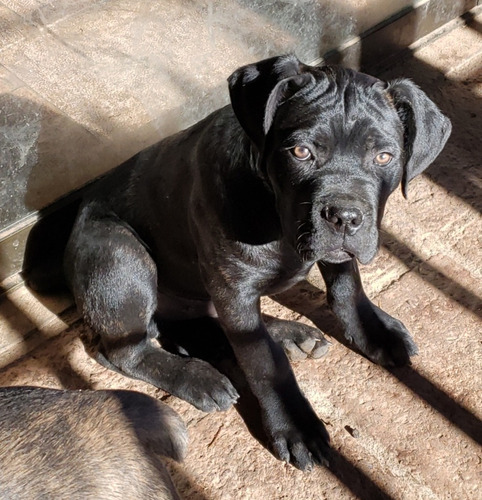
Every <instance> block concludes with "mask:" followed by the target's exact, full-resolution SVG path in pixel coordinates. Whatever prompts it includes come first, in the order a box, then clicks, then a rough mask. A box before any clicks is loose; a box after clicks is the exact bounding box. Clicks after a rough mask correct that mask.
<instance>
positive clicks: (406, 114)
mask: <svg viewBox="0 0 482 500" xmlns="http://www.w3.org/2000/svg"><path fill="white" fill-rule="evenodd" d="M387 90H388V92H389V94H390V96H391V98H392V100H393V103H394V105H395V108H396V110H397V113H398V116H399V117H400V120H401V121H402V124H403V128H404V149H405V168H404V172H403V178H402V192H403V195H404V196H405V198H406V197H407V186H408V183H409V182H410V181H411V180H412V179H413V178H414V177H415V176H417V175H418V174H421V173H422V172H423V171H424V170H425V169H426V168H427V167H428V166H429V165H430V164H431V163H432V162H433V161H434V160H435V158H437V156H438V155H439V153H440V152H441V151H442V149H443V147H444V146H445V143H446V142H447V139H448V138H449V136H450V132H451V131H452V124H451V123H450V120H449V119H448V118H447V117H446V116H444V115H443V114H442V113H441V112H440V110H439V109H438V107H437V106H436V105H435V103H434V102H432V101H431V100H430V99H429V98H428V97H427V96H426V95H425V93H424V92H422V91H421V90H420V89H419V88H418V87H417V86H416V85H415V84H414V83H413V82H411V81H410V80H406V79H403V80H396V81H394V82H391V83H389V85H388V87H387Z"/></svg>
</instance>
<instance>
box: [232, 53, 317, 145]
mask: <svg viewBox="0 0 482 500" xmlns="http://www.w3.org/2000/svg"><path fill="white" fill-rule="evenodd" d="M306 69H308V66H305V65H304V64H302V63H301V62H300V61H299V60H298V59H297V58H296V57H295V56H294V55H286V56H280V57H273V58H271V59H265V60H264V61H260V62H257V63H255V64H249V65H247V66H243V67H241V68H239V69H237V70H236V71H235V72H234V73H233V74H232V75H231V76H230V77H229V78H228V82H229V94H230V97H231V104H232V106H233V110H234V114H235V115H236V117H237V119H238V120H239V123H240V124H241V126H242V127H243V129H244V131H245V132H246V133H247V134H248V137H249V138H250V139H251V140H252V141H253V142H254V144H255V145H256V146H257V147H258V149H259V150H260V151H261V150H262V149H263V145H264V140H265V137H266V135H267V134H268V131H269V129H270V127H271V125H272V123H273V119H274V115H275V113H276V110H277V109H278V107H279V106H280V105H281V104H282V103H283V102H284V101H286V100H287V99H289V98H290V97H292V96H293V95H294V94H295V93H296V92H297V91H298V90H300V89H301V88H303V87H305V86H306V85H307V84H308V83H310V82H312V81H314V77H313V75H311V73H305V72H304V71H305V70H306Z"/></svg>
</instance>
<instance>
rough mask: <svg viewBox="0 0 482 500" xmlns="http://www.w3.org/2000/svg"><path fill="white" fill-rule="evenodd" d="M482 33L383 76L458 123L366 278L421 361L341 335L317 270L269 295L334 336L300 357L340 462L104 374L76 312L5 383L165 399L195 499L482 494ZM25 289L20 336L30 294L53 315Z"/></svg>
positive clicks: (402, 205)
mask: <svg viewBox="0 0 482 500" xmlns="http://www.w3.org/2000/svg"><path fill="white" fill-rule="evenodd" d="M481 31H482V16H478V17H476V18H475V19H473V20H472V21H471V22H470V23H469V24H468V25H466V26H460V27H458V28H456V29H455V30H453V31H451V32H449V33H447V34H445V35H444V36H442V37H440V38H438V39H435V40H432V41H430V43H427V44H424V45H421V46H420V47H419V48H417V49H416V50H415V51H414V53H413V54H412V55H411V56H410V57H407V58H405V59H403V60H399V61H395V62H394V63H393V64H392V66H391V67H390V68H388V69H386V70H384V71H383V72H380V73H379V76H381V77H383V78H386V79H390V78H395V77H401V76H408V77H410V78H412V79H413V80H414V81H415V82H416V83H417V84H418V85H420V86H421V87H422V88H423V89H424V90H425V91H426V92H427V94H429V95H430V97H431V98H433V99H434V100H435V101H436V102H437V103H438V104H439V106H440V107H441V108H442V110H443V111H444V112H445V113H446V114H447V115H448V116H449V117H450V118H451V120H452V122H453V134H452V137H451V139H450V140H449V143H448V145H447V146H446V148H445V150H444V151H443V153H442V155H441V156H440V158H439V159H438V160H437V161H436V162H435V164H434V165H433V166H432V167H431V168H430V169H429V171H428V172H427V173H426V175H423V176H421V177H419V178H417V179H416V180H414V181H413V182H412V183H411V185H410V188H409V194H408V200H404V199H403V197H402V195H401V193H398V192H397V193H396V194H394V195H393V196H392V198H391V199H390V202H389V204H388V207H387V212H386V219H385V222H384V226H383V229H384V230H383V244H382V247H381V250H380V254H379V256H378V257H377V259H376V260H375V262H374V263H373V264H371V265H369V266H365V267H364V268H363V269H362V275H363V278H364V283H365V287H366V289H367V291H368V293H369V296H370V297H371V298H372V299H373V300H374V301H375V303H376V304H378V305H380V306H381V307H382V308H384V309H385V310H386V311H387V312H389V313H390V314H392V315H394V316H395V317H398V318H399V319H400V320H402V321H403V322H404V323H405V325H406V326H407V327H408V328H409V330H410V331H411V332H412V334H413V336H414V338H415V341H416V343H417V344H418V347H419V355H418V356H417V357H415V358H414V359H413V364H412V366H411V367H408V368H403V369H397V370H393V371H387V370H386V369H384V368H381V367H379V366H376V365H374V364H372V363H371V362H369V361H368V360H366V359H364V358H363V357H361V356H359V355H357V354H356V353H354V352H352V351H351V350H349V349H348V348H347V347H345V346H343V345H342V344H340V343H338V342H337V341H336V340H334V339H331V338H330V337H336V328H335V326H334V324H333V320H332V318H331V316H330V313H328V312H327V311H326V304H325V295H324V292H323V286H322V283H321V279H320V277H319V275H318V274H317V273H315V272H313V273H312V275H311V276H310V279H309V281H306V282H303V283H301V284H300V285H299V286H297V287H296V288H295V289H294V290H291V291H290V292H288V293H285V294H283V295H281V296H277V297H272V298H266V299H265V300H264V302H263V310H264V311H265V312H267V313H269V314H272V315H276V316H279V317H283V318H289V319H297V320H299V321H304V322H309V321H311V322H313V323H315V324H316V325H318V326H320V328H321V329H322V330H323V331H324V332H326V334H327V335H328V336H330V337H329V338H330V340H332V342H333V345H332V346H331V348H330V350H329V352H328V354H327V355H326V356H325V357H324V358H322V359H320V360H305V361H300V362H297V363H294V370H295V373H296V375H297V378H298V381H299V384H300V386H301V387H302V389H303V391H304V392H305V394H306V395H307V397H308V398H309V399H310V401H311V402H312V404H313V406H314V408H315V410H316V411H317V413H318V415H319V416H320V417H321V418H322V419H323V421H324V422H325V423H326V425H327V428H328V430H329V432H330V435H331V439H332V446H333V449H334V458H333V460H332V462H331V464H330V468H321V467H320V468H316V469H315V470H313V471H312V472H311V473H303V472H300V471H298V470H296V469H294V468H293V467H290V466H288V465H285V464H283V463H281V462H279V461H277V460H276V459H274V458H273V457H272V455H271V454H270V453H269V452H268V451H267V450H266V449H265V448H264V447H263V446H262V445H261V444H260V443H259V442H258V441H257V440H256V439H255V438H254V437H253V436H252V435H251V434H250V432H249V431H248V429H247V427H246V425H245V423H244V421H243V419H242V418H241V417H240V415H239V413H238V412H237V411H236V409H234V408H233V409H230V410H229V411H226V412H222V413H215V414H203V413H201V412H200V411H198V410H196V409H194V408H193V407H191V406H189V405H188V404H187V403H184V402H183V401H180V400H177V399H176V398H173V397H170V396H166V395H165V394H164V393H163V392H162V391H160V390H157V389H155V388H153V387H152V386H148V385H146V384H143V383H140V382H137V381H134V380H130V379H128V378H125V377H122V376H120V375H118V374H115V373H113V372H111V371H108V370H106V369H104V368H103V367H101V366H100V365H99V364H97V363H96V362H95V361H94V360H93V359H92V358H91V357H90V356H89V354H88V353H87V352H86V349H85V346H84V343H83V342H82V340H81V339H84V340H85V341H86V342H87V344H88V342H89V341H88V339H89V338H90V332H89V331H88V328H87V326H86V325H85V324H84V323H82V322H81V321H80V320H77V319H76V316H75V313H73V311H72V310H68V311H67V313H63V315H61V316H60V318H57V316H56V315H55V314H54V315H53V317H51V318H50V320H49V321H50V323H48V322H47V323H48V324H49V325H50V326H52V322H53V323H55V321H58V322H60V326H59V328H58V330H63V331H62V333H60V334H59V335H55V336H53V337H52V338H46V339H44V341H43V342H42V343H40V345H39V346H37V347H36V348H35V349H33V350H32V351H31V352H30V353H29V354H28V355H26V356H24V357H22V358H21V359H19V360H17V361H15V362H13V363H11V364H9V365H8V366H6V367H4V368H3V369H2V370H1V371H0V384H1V385H24V384H35V385H42V386H48V387H65V388H71V389H82V388H92V389H100V388H128V389H136V390H140V391H143V392H145V393H147V394H150V395H153V396H155V397H163V398H165V401H166V402H167V403H168V404H169V405H171V406H172V407H173V408H175V409H176V410H178V411H179V413H180V414H181V415H182V417H183V418H184V420H185V421H186V423H187V425H188V429H189V433H190V447H189V452H188V456H187V458H186V460H185V462H184V463H183V464H182V465H177V464H171V465H170V467H171V470H172V471H173V475H174V481H175V483H176V485H177V487H178V489H179V491H180V492H181V494H182V495H183V496H184V497H185V498H186V499H191V500H230V499H232V500H243V499H246V500H262V499H272V500H282V499H290V500H298V499H299V500H303V499H306V500H311V499H313V500H315V499H316V500H319V499H329V500H341V499H352V498H363V499H367V500H372V499H377V498H392V499H397V500H398V499H407V500H412V499H453V500H460V499H473V500H476V499H480V498H482V488H481V484H482V464H481V462H482V451H481V448H480V444H481V442H482V427H481V420H480V419H481V418H482V404H481V403H482V338H481V322H480V318H481V315H482V308H481V299H480V296H481V292H482V289H481V277H482V276H481V274H482V273H481V270H482V259H481V257H482V252H481V248H482V240H481V235H482V221H481V216H480V213H481V209H482V196H481V189H482V180H481V176H480V172H481V170H480V162H481V158H482V141H481V131H482V100H481V98H482V36H481V35H480V32H481ZM15 293H16V295H15V296H13V295H12V296H11V299H10V303H9V304H7V306H5V305H4V306H3V307H8V308H9V309H8V311H9V313H8V315H7V316H8V317H7V316H4V318H3V319H4V321H8V323H9V328H10V329H14V330H15V328H16V325H17V326H18V325H20V323H21V322H22V321H25V318H23V316H29V314H28V311H27V310H28V309H29V307H30V306H29V305H28V304H30V303H31V302H29V301H32V300H34V301H38V302H39V303H40V304H41V305H42V306H41V307H43V308H44V309H48V310H54V312H55V307H54V306H52V304H51V302H48V301H47V299H45V298H42V297H37V298H35V299H32V297H31V296H30V294H29V292H28V291H26V290H23V291H17V292H15ZM14 299H15V300H14ZM8 300H9V299H8V298H7V301H8ZM49 300H50V301H51V299H49ZM65 300H67V302H68V299H65ZM26 304H27V305H26ZM60 309H62V307H59V310H60ZM5 310H6V309H3V311H5ZM22 311H23V312H22ZM65 322H66V323H72V324H71V326H69V327H68V328H67V329H65V328H62V325H64V326H65V324H64V323H65ZM4 324H5V323H4ZM0 326H1V324H0ZM54 326H55V325H54ZM18 328H20V326H18ZM54 329H55V328H54ZM47 330H48V329H46V331H47ZM40 331H42V330H41V329H40ZM49 335H50V334H49ZM86 339H87V340H86ZM120 439H121V437H120Z"/></svg>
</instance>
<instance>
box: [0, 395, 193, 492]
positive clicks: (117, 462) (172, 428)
mask: <svg viewBox="0 0 482 500" xmlns="http://www.w3.org/2000/svg"><path fill="white" fill-rule="evenodd" d="M0 443H1V445H0V498H2V499H12V500H13V499H15V500H24V499H25V500H33V499H40V498H41V499H61V498H69V499H72V500H76V499H79V500H80V499H82V500H84V499H89V498H92V499H94V498H95V499H96V500H102V499H106V500H107V499H109V500H115V499H121V498H122V499H136V498H139V499H140V498H142V499H146V500H148V499H165V500H167V499H170V500H172V499H179V496H178V494H177V492H176V490H175V488H174V485H173V483H172V481H171V478H170V476H169V474H168V472H167V470H166V468H165V466H164V464H163V462H162V459H161V457H163V456H164V457H170V458H173V459H174V460H178V461H179V460H181V459H182V458H183V456H184V453H185V450H186V446H187V431H186V428H185V426H184V424H183V422H182V420H181V419H180V417H179V416H178V415H177V414H176V412H174V410H172V409H171V408H169V407H168V406H167V405H165V404H163V403H161V402H160V401H157V400H156V399H154V398H151V397H149V396H146V395H144V394H140V393H137V392H131V391H64V390H54V389H42V388H37V387H6V388H0Z"/></svg>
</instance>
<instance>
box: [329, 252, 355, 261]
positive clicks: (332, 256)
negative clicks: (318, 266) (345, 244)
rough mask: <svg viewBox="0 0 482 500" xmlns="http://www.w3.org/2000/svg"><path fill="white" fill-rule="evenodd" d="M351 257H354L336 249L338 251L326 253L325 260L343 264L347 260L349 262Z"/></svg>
mask: <svg viewBox="0 0 482 500" xmlns="http://www.w3.org/2000/svg"><path fill="white" fill-rule="evenodd" d="M353 257H354V255H353V254H352V253H349V252H347V251H345V250H342V249H338V250H332V251H331V252H328V254H327V259H326V260H328V261H333V262H336V263H339V262H345V261H347V260H351V259H352V258H353Z"/></svg>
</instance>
